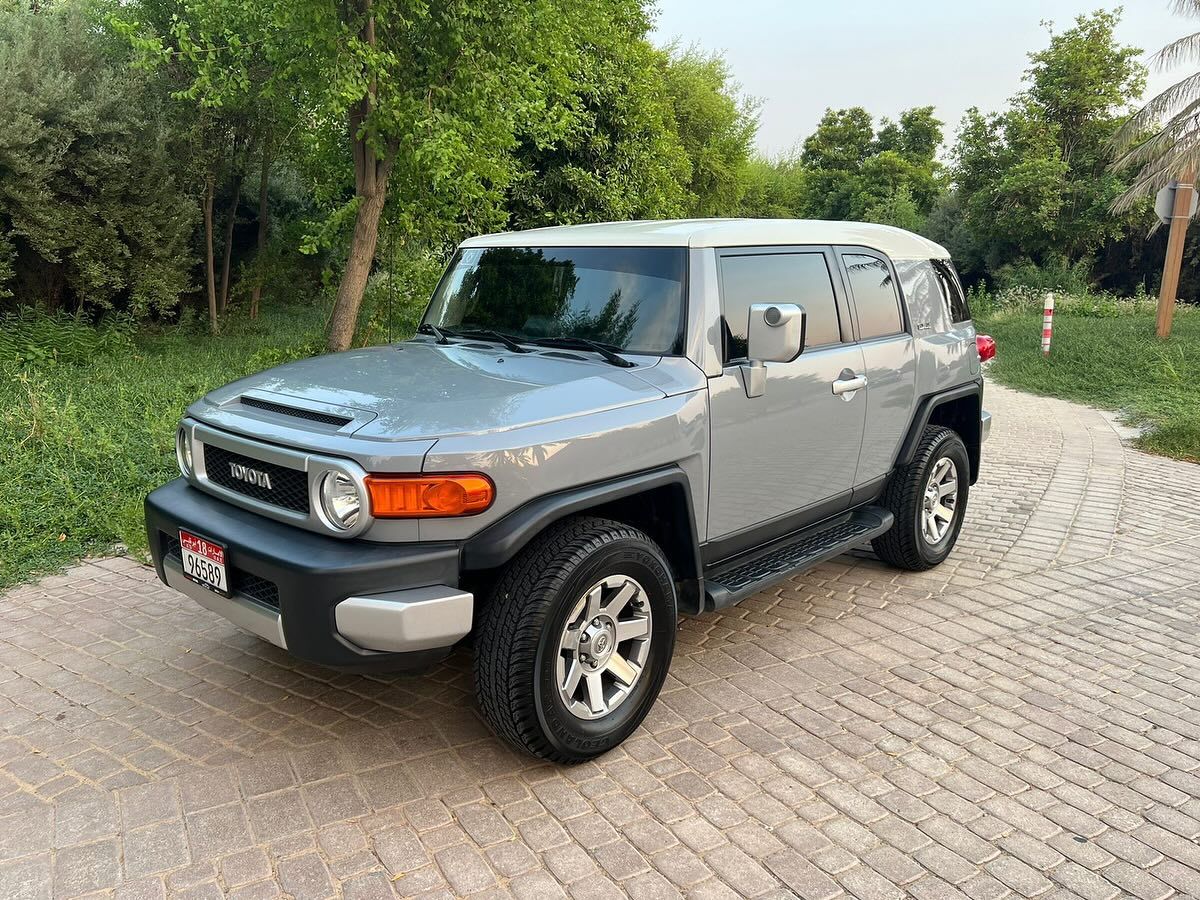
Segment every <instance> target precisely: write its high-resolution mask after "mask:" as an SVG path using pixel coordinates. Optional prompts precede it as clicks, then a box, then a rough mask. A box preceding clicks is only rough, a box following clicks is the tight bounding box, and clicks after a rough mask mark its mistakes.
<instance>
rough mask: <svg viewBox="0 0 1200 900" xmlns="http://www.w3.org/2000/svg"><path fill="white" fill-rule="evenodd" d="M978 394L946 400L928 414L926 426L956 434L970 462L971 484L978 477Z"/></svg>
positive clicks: (979, 406) (979, 402)
mask: <svg viewBox="0 0 1200 900" xmlns="http://www.w3.org/2000/svg"><path fill="white" fill-rule="evenodd" d="M980 404H981V400H980V396H979V394H968V395H967V396H965V397H957V398H955V399H953V400H946V401H944V402H942V403H939V404H938V405H937V406H935V407H934V408H933V409H932V410H931V411H930V413H929V419H928V421H927V422H926V424H927V425H942V426H945V427H946V428H949V429H951V430H953V431H955V432H957V433H958V436H959V437H960V438H962V441H963V443H964V444H966V446H967V458H968V459H969V460H970V462H971V484H974V483H975V481H976V479H977V478H978V477H979V452H980V439H979V416H980V411H981V405H980Z"/></svg>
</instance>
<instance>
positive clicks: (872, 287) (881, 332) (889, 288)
mask: <svg viewBox="0 0 1200 900" xmlns="http://www.w3.org/2000/svg"><path fill="white" fill-rule="evenodd" d="M842 262H843V263H845V265H846V274H847V275H849V276H850V290H851V291H852V292H853V293H854V309H855V311H856V312H857V313H858V331H859V339H860V340H864V341H866V340H870V339H871V338H877V337H884V336H885V335H889V334H899V333H901V332H902V331H904V316H903V315H902V314H901V312H900V295H899V294H897V293H896V279H895V278H893V277H892V270H891V269H889V268H888V264H887V263H885V262H884V261H883V260H882V259H880V258H879V257H878V256H867V255H866V254H865V253H843V254H842Z"/></svg>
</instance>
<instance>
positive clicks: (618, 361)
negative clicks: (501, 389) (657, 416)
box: [529, 337, 637, 369]
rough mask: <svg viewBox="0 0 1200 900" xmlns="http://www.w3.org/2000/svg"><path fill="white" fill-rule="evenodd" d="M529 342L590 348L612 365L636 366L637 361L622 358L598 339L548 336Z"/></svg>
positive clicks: (579, 348)
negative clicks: (632, 361)
mask: <svg viewBox="0 0 1200 900" xmlns="http://www.w3.org/2000/svg"><path fill="white" fill-rule="evenodd" d="M529 343H531V344H537V345H538V346H539V347H563V348H564V349H567V350H591V351H592V352H593V353H599V354H600V355H601V356H602V357H604V361H605V362H607V363H611V364H612V365H614V366H620V367H621V368H622V369H633V368H636V367H637V363H631V362H630V361H629V360H627V359H622V358H621V357H620V356H617V354H615V353H613V352H612V351H611V350H610V349H608V347H606V346H604V345H603V344H601V343H600V342H599V341H593V340H589V339H588V338H581V337H548V338H538V339H537V340H533V341H530V342H529Z"/></svg>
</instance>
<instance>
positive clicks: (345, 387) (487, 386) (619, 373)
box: [193, 341, 666, 441]
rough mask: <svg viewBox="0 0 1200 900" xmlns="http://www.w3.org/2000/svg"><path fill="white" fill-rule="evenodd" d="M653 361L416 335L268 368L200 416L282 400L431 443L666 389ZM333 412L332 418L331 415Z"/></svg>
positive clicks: (331, 421)
mask: <svg viewBox="0 0 1200 900" xmlns="http://www.w3.org/2000/svg"><path fill="white" fill-rule="evenodd" d="M656 361H657V359H656V358H655V359H653V360H652V362H651V363H650V366H652V365H653V363H654V362H656ZM646 368H649V366H639V367H638V368H634V369H621V368H617V367H615V366H611V365H609V364H608V363H605V362H603V361H601V360H598V359H595V358H592V357H590V356H585V355H584V354H574V353H571V352H569V351H561V350H546V351H539V352H531V353H511V352H509V351H507V350H505V349H504V348H502V347H498V346H493V345H488V344H453V345H448V346H447V345H438V344H434V343H432V342H430V343H422V342H419V341H414V342H410V343H403V344H393V345H388V346H383V347H368V348H365V349H361V350H350V351H347V352H345V353H335V354H330V355H328V356H318V357H314V358H312V359H305V360H300V361H299V362H294V363H288V364H286V365H283V366H278V367H276V368H274V369H268V370H267V371H265V372H260V373H259V374H257V375H251V376H250V377H248V378H243V379H241V380H239V381H235V382H233V383H232V384H229V385H226V386H225V387H223V388H219V389H218V390H215V391H213V392H212V393H210V394H208V396H207V397H205V399H204V403H203V404H198V405H197V407H196V408H193V414H194V415H197V416H198V417H199V418H204V417H205V416H204V412H205V409H206V408H207V409H208V410H212V411H214V412H217V410H213V407H217V408H218V409H219V418H220V419H221V420H223V422H224V423H228V420H229V416H231V415H236V416H237V417H238V418H239V419H240V418H242V417H246V418H247V419H248V420H254V419H258V420H259V421H263V420H264V419H265V420H267V421H272V422H275V423H278V422H279V413H278V411H277V410H276V411H272V410H271V407H272V406H273V405H277V406H278V407H285V408H286V409H290V410H293V411H294V412H292V413H291V415H290V416H289V418H290V419H291V424H293V425H298V424H305V425H311V427H313V428H315V429H320V430H323V431H326V432H328V431H330V430H337V431H340V432H341V433H343V434H345V433H352V434H354V435H355V436H356V437H363V438H375V439H377V440H378V439H385V440H402V441H406V440H421V439H426V440H428V439H435V438H438V437H447V436H450V435H455V434H469V433H482V432H490V431H504V430H508V429H512V428H518V427H522V426H527V425H535V424H539V423H542V422H551V421H554V420H557V419H564V418H569V417H572V416H580V415H586V414H589V413H597V412H602V411H604V410H607V409H614V408H616V407H620V406H627V405H629V404H632V403H641V402H646V401H649V400H658V399H660V398H662V397H664V396H666V394H665V393H664V392H663V391H661V390H659V389H658V388H655V387H652V386H651V385H650V384H649V383H647V381H645V380H644V379H643V378H641V377H639V376H638V375H637V373H638V372H639V371H640V370H643V369H646ZM247 400H249V402H247ZM314 414H316V417H314ZM326 417H332V418H327V419H326V421H324V422H322V421H321V419H322V418H326ZM339 417H340V419H341V424H340V425H339V422H338V418H339ZM306 419H307V420H308V421H307V422H305V421H303V420H306ZM214 424H218V423H217V422H216V421H214ZM250 424H251V422H250V421H247V422H246V425H247V426H248V425H250ZM239 430H245V429H239Z"/></svg>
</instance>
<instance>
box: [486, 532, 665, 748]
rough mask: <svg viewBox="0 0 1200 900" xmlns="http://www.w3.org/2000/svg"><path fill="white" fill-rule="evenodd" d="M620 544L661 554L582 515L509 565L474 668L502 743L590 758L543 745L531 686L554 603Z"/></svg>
mask: <svg viewBox="0 0 1200 900" xmlns="http://www.w3.org/2000/svg"><path fill="white" fill-rule="evenodd" d="M622 539H631V540H636V541H643V542H645V543H647V544H649V545H650V546H651V547H653V548H654V549H655V550H658V547H657V545H656V544H655V543H654V542H653V541H652V540H651V539H650V538H649V537H647V536H646V535H645V534H643V533H642V532H641V531H639V530H638V529H636V528H634V527H632V526H630V525H626V524H624V523H622V522H616V521H613V520H611V519H602V518H597V517H594V516H580V517H574V518H570V519H566V520H564V521H563V522H560V523H558V524H557V525H555V526H553V527H552V528H551V529H550V530H548V531H547V532H545V533H543V534H542V535H540V536H539V537H537V538H536V539H535V540H534V542H533V543H532V544H531V545H530V546H529V547H527V548H525V549H524V550H523V551H522V552H521V553H520V554H519V555H518V556H517V557H516V559H514V560H513V561H512V562H511V563H509V565H508V566H507V567H506V568H505V569H504V571H503V572H502V574H501V575H500V577H499V578H498V580H497V581H496V583H495V587H494V588H493V590H492V593H491V596H490V598H489V602H488V604H487V606H486V607H485V608H484V609H483V611H482V613H481V615H480V618H479V622H478V626H477V629H476V635H475V666H474V668H475V692H476V696H477V698H478V701H479V708H480V710H481V711H482V712H483V715H484V718H485V719H486V720H487V722H488V724H489V725H491V727H492V728H493V729H494V730H495V731H496V733H497V734H498V735H500V737H502V738H503V739H504V740H506V741H508V742H509V743H510V744H513V745H514V746H516V747H518V748H519V749H524V750H526V751H528V752H529V753H532V754H534V755H535V756H538V757H541V758H542V759H546V760H549V761H551V762H558V763H575V762H580V761H582V760H583V759H584V758H585V757H582V756H579V757H577V756H573V755H570V754H566V753H563V752H562V751H561V750H559V749H558V748H556V747H554V746H553V745H552V744H551V743H550V742H549V741H548V740H547V739H546V737H545V736H544V734H543V733H542V727H541V723H540V721H539V719H538V713H537V707H536V703H535V701H534V696H533V691H532V690H531V689H530V687H529V685H530V683H531V681H532V679H533V678H534V677H536V673H535V671H534V670H535V668H536V665H537V652H538V644H539V642H540V637H541V632H542V628H543V627H544V625H545V621H546V617H547V614H548V612H549V610H550V607H551V603H552V600H553V598H554V597H555V596H556V595H557V593H558V592H559V591H560V590H562V588H563V587H564V585H565V584H566V582H567V580H568V579H569V578H570V576H571V574H572V573H573V571H574V570H575V568H576V567H578V566H579V565H580V564H581V563H582V562H583V561H584V560H585V559H586V558H587V557H588V556H589V555H590V554H591V553H594V552H595V551H597V550H598V549H600V548H601V547H603V546H604V545H606V544H608V543H612V542H613V541H616V540H622ZM658 552H659V553H660V555H661V552H662V551H661V550H658Z"/></svg>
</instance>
